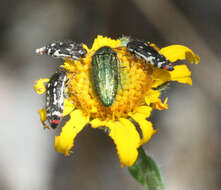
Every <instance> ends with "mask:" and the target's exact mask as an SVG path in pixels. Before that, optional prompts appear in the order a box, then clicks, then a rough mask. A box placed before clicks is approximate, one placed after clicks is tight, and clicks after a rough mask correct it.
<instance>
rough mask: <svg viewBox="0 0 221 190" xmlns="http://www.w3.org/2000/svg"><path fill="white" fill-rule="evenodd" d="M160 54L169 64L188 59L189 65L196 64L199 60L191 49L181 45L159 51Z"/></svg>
mask: <svg viewBox="0 0 221 190" xmlns="http://www.w3.org/2000/svg"><path fill="white" fill-rule="evenodd" d="M160 53H161V54H163V55H164V56H165V57H166V58H167V59H169V60H170V61H171V62H175V61H177V60H184V59H188V60H189V62H190V63H195V64H198V63H199V61H200V58H199V56H198V55H196V54H195V53H193V51H192V50H191V49H189V48H188V47H186V46H182V45H171V46H167V47H165V48H162V49H161V50H160Z"/></svg>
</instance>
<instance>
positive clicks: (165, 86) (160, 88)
mask: <svg viewBox="0 0 221 190" xmlns="http://www.w3.org/2000/svg"><path fill="white" fill-rule="evenodd" d="M169 86H170V83H169V82H165V83H163V84H161V85H160V86H158V87H157V88H154V90H158V91H159V92H165V91H166V90H168V88H169Z"/></svg>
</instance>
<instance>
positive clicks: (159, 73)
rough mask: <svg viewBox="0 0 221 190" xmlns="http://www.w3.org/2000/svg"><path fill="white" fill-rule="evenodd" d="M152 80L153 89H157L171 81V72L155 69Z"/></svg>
mask: <svg viewBox="0 0 221 190" xmlns="http://www.w3.org/2000/svg"><path fill="white" fill-rule="evenodd" d="M152 80H153V84H152V87H153V88H156V87H158V86H160V85H162V84H164V83H165V82H168V81H170V80H171V79H170V72H168V71H166V70H163V69H159V68H155V67H154V68H153V74H152Z"/></svg>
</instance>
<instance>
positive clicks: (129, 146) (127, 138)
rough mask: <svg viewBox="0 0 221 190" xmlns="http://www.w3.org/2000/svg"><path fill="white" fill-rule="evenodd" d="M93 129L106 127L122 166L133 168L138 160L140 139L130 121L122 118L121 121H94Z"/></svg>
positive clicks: (92, 123)
mask: <svg viewBox="0 0 221 190" xmlns="http://www.w3.org/2000/svg"><path fill="white" fill-rule="evenodd" d="M91 125H92V127H93V128H97V127H100V126H105V127H107V128H108V129H109V130H110V133H109V136H110V137H111V138H112V139H113V141H114V143H115V144H116V148H117V152H118V156H119V158H120V161H121V163H122V166H131V165H133V163H134V162H135V161H136V159H137V155H138V151H137V148H138V147H139V144H140V137H139V134H138V132H137V130H136V128H135V126H134V125H133V124H132V122H130V121H129V120H128V119H124V118H121V119H120V120H119V121H115V122H114V121H106V122H105V121H104V122H103V121H100V120H99V119H94V120H93V121H92V122H91Z"/></svg>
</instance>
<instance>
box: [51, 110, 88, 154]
mask: <svg viewBox="0 0 221 190" xmlns="http://www.w3.org/2000/svg"><path fill="white" fill-rule="evenodd" d="M88 121H89V118H88V117H86V116H84V115H83V114H82V111H80V110H75V111H73V112H72V113H71V114H70V120H69V121H67V122H66V124H65V125H64V127H63V128H62V131H61V133H60V136H56V137H55V149H56V151H57V152H60V153H62V154H64V155H65V156H69V155H70V150H71V148H72V147H73V146H74V139H75V137H76V136H77V134H78V133H79V132H80V131H81V130H82V129H83V128H84V127H85V125H86V124H87V123H88Z"/></svg>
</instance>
